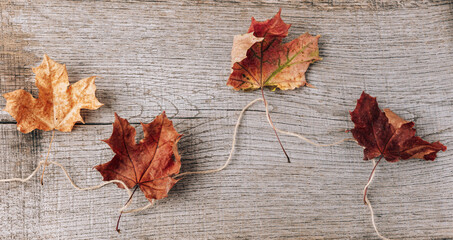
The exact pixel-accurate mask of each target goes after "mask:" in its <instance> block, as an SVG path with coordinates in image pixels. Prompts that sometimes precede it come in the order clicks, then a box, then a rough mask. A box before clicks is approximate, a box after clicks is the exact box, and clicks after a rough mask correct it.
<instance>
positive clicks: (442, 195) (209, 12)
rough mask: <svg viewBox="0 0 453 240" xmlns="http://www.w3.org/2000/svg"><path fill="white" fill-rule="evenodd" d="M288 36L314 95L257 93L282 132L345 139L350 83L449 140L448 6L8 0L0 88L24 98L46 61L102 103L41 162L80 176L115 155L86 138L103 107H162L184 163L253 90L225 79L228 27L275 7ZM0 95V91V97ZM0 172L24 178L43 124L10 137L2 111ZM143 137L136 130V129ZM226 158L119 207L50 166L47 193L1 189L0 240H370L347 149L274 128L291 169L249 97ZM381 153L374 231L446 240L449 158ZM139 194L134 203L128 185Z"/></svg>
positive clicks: (430, 136)
mask: <svg viewBox="0 0 453 240" xmlns="http://www.w3.org/2000/svg"><path fill="white" fill-rule="evenodd" d="M280 7H281V8H282V9H283V13H282V16H283V19H284V20H285V21H286V22H288V23H291V24H293V25H292V28H291V29H290V35H289V39H293V38H294V37H297V36H298V35H300V34H302V33H304V32H306V31H309V32H310V33H312V34H321V35H322V37H321V39H320V55H321V56H322V57H323V58H324V60H323V61H321V62H318V63H315V64H314V65H312V66H311V67H310V68H309V72H308V76H307V77H308V79H309V82H310V83H312V84H313V85H315V86H316V87H317V88H316V89H309V88H302V89H297V90H295V91H287V92H282V91H276V92H269V91H266V95H267V98H268V100H269V102H270V104H271V105H272V106H273V110H272V116H273V119H274V121H275V124H276V125H277V126H278V127H280V128H281V129H286V130H291V131H295V132H298V133H303V134H305V135H306V136H307V137H309V138H311V139H313V140H317V141H320V142H323V143H329V142H333V141H336V140H339V139H341V138H345V137H349V134H347V133H345V132H344V130H345V129H350V128H352V127H353V125H352V123H351V122H350V120H349V114H348V111H351V110H353V109H354V107H355V103H356V99H357V98H358V97H359V95H360V93H361V92H362V91H363V90H366V91H367V92H368V93H370V94H371V95H373V96H377V97H378V101H379V103H380V106H381V107H388V108H392V109H393V111H394V112H396V113H398V114H400V115H401V116H403V117H405V118H407V119H409V120H412V121H415V123H416V127H417V130H418V134H419V135H420V136H422V137H424V138H425V139H427V140H428V141H437V140H440V141H441V142H442V143H444V144H445V145H446V146H447V147H449V148H451V147H453V145H452V143H453V118H452V115H453V82H452V80H453V79H452V77H453V2H452V1H379V0H378V1H375V0H370V1H354V0H344V1H343V0H326V1H286V2H281V1H272V0H263V1H176V0H175V1H153V2H141V1H134V2H129V3H125V2H119V1H113V2H110V1H93V2H82V1H30V2H26V1H5V0H3V2H2V3H1V30H0V37H1V42H0V61H1V65H0V93H1V94H3V93H6V92H10V91H13V90H15V89H25V90H27V91H31V92H32V93H33V94H34V95H37V89H36V87H35V86H34V75H33V73H32V71H31V67H33V66H37V65H38V64H39V63H40V61H41V58H42V55H43V54H44V53H47V54H48V55H49V56H50V57H52V58H53V59H55V60H56V61H59V62H61V63H66V64H67V67H68V71H69V76H70V81H71V82H75V81H77V80H79V79H81V78H85V77H88V76H91V75H98V76H101V77H102V78H101V79H98V80H97V86H98V89H99V90H98V91H97V95H98V98H99V100H100V101H101V102H103V103H104V104H105V106H103V107H102V108H100V109H98V110H96V111H83V116H84V119H85V121H86V122H87V124H85V125H77V126H75V128H74V130H73V131H72V132H71V133H61V132H57V133H56V138H55V142H54V145H53V148H52V154H51V159H52V160H55V161H59V162H60V163H62V164H63V165H65V166H67V168H68V169H69V171H70V174H71V175H72V176H73V177H74V179H75V181H76V182H77V183H78V184H80V185H81V186H90V185H96V184H98V183H100V181H101V176H100V174H99V173H98V172H97V171H95V170H93V169H92V167H93V166H95V165H97V164H99V163H103V162H106V161H109V160H110V159H111V157H112V156H113V153H112V151H111V150H110V149H109V147H108V146H107V145H106V144H105V143H103V142H101V141H100V140H101V139H105V138H108V137H109V136H110V134H111V130H112V127H111V123H112V122H113V119H114V116H113V113H114V112H117V113H118V114H119V115H120V116H122V117H125V118H128V119H129V120H130V121H131V122H133V123H134V125H135V126H138V124H137V123H139V122H140V121H143V122H149V121H151V120H152V119H153V117H154V116H155V115H157V114H159V113H160V112H161V111H162V110H166V111H167V113H168V115H169V117H171V119H172V120H173V121H174V123H175V125H176V128H177V129H178V131H179V132H181V133H183V134H184V137H183V138H182V140H181V142H180V146H179V150H180V152H181V154H182V156H183V167H182V171H192V170H206V169H212V168H216V167H218V166H220V165H222V164H223V163H224V161H225V159H226V158H227V155H228V152H229V150H230V145H231V136H232V132H233V126H234V124H235V121H236V118H237V116H238V113H239V111H240V109H242V107H243V106H245V104H246V103H248V102H249V101H251V100H252V99H255V98H256V97H259V92H247V93H244V92H235V91H233V90H232V89H231V88H229V87H227V86H226V85H225V83H226V79H227V78H228V75H229V73H230V70H229V67H230V62H229V59H230V48H231V44H232V39H233V35H235V34H240V33H244V32H246V31H247V29H248V26H249V24H250V18H251V17H252V16H254V17H255V18H257V19H258V20H264V19H267V18H270V17H272V16H273V15H274V14H275V13H276V12H277V11H278V9H279V8H280ZM4 106H5V100H4V99H3V98H1V100H0V107H1V108H4ZM0 119H1V120H0V134H1V137H0V151H1V154H2V158H1V160H0V178H10V177H25V176H27V175H28V174H30V173H31V172H32V170H33V169H34V168H35V166H36V165H37V162H38V161H40V160H42V159H43V156H44V155H45V153H46V149H47V146H48V144H49V141H50V136H51V133H50V132H42V131H34V132H32V133H30V134H22V133H20V132H18V131H17V130H16V125H15V122H14V119H12V118H11V117H10V116H9V115H8V114H7V113H6V112H3V111H2V112H0ZM139 132H141V130H139ZM238 138H239V140H238V150H237V152H236V154H235V155H234V159H233V161H232V163H231V165H230V166H228V168H227V169H226V170H224V171H222V172H220V173H218V174H212V175H200V176H190V177H187V178H185V179H184V180H182V181H180V182H179V183H178V184H177V185H176V186H175V188H173V189H172V190H171V192H170V195H169V198H167V199H164V200H161V201H159V202H158V204H157V206H156V207H155V208H152V209H149V210H147V211H145V212H141V213H137V214H132V215H125V216H124V217H123V219H122V224H121V229H122V231H123V232H122V234H121V235H118V234H117V233H116V232H115V230H114V229H115V224H116V220H117V216H118V215H117V209H118V208H119V207H121V206H122V204H124V202H125V201H126V200H127V194H126V193H125V191H124V190H120V189H118V188H117V187H116V186H107V187H105V188H103V189H100V190H97V191H91V192H78V191H75V190H74V189H73V188H72V187H71V186H70V185H69V183H68V181H67V180H66V179H65V177H64V175H63V174H62V172H61V171H60V169H57V168H55V167H50V168H49V169H48V171H47V175H46V177H45V185H44V186H41V185H40V184H39V180H38V177H35V178H33V179H32V181H31V182H29V183H27V184H21V183H8V184H1V186H0V196H1V197H0V211H1V214H0V238H1V239H137V238H138V239H148V238H149V239H230V238H244V239H267V238H289V239H324V238H325V239H333V238H335V239H337V238H340V239H349V238H351V239H364V238H365V239H375V238H376V235H375V233H374V230H373V228H372V225H371V222H370V218H369V212H368V209H367V208H366V206H365V205H363V204H362V197H361V191H362V188H363V186H364V185H365V183H366V180H367V177H368V175H369V173H370V171H371V168H372V164H371V162H365V161H363V160H362V148H361V147H359V146H357V145H356V144H355V143H353V142H349V143H344V144H342V145H339V146H335V147H327V148H316V147H313V146H311V145H308V144H306V143H304V142H302V141H300V140H298V139H296V138H293V137H287V136H282V137H281V138H282V141H283V144H284V145H285V147H286V149H287V150H288V152H289V154H290V156H291V158H292V161H293V163H291V164H288V163H287V162H286V159H285V157H284V156H283V154H282V152H281V150H280V147H279V145H278V143H277V142H276V140H275V137H274V135H273V132H272V129H271V128H270V127H269V126H268V125H267V122H266V119H265V115H264V112H263V106H262V103H259V104H257V105H256V106H254V107H253V108H252V110H251V111H248V112H247V113H246V115H245V119H244V122H243V124H242V126H241V128H240V130H239V136H238ZM452 152H453V151H451V150H448V151H447V152H442V153H440V154H439V157H438V159H436V161H434V162H424V161H421V160H410V161H404V162H398V163H392V164H390V163H387V162H383V163H382V165H380V166H379V167H378V170H377V176H376V179H375V180H376V181H375V182H374V183H373V185H372V187H371V189H370V195H369V198H370V201H371V202H372V203H373V204H374V208H375V211H376V214H377V216H376V221H377V224H378V226H379V229H380V231H381V232H382V234H383V235H385V236H387V237H390V238H399V239H445V238H446V239H453V156H452ZM137 196H138V197H137V198H136V202H135V203H136V204H137V206H138V205H143V204H146V203H147V200H146V199H145V198H144V197H143V195H142V194H141V193H140V194H137Z"/></svg>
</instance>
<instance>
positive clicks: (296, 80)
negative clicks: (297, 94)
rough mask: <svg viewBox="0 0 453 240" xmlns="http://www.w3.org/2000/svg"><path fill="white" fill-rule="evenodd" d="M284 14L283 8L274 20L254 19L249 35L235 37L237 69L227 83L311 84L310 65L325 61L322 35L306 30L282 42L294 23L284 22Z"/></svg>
mask: <svg viewBox="0 0 453 240" xmlns="http://www.w3.org/2000/svg"><path fill="white" fill-rule="evenodd" d="M280 13H281V9H280V11H279V12H278V13H277V14H276V15H275V16H274V17H273V18H272V19H269V20H266V21H263V22H258V21H256V20H255V19H254V18H252V24H251V25H250V28H249V30H248V33H249V34H247V35H238V36H236V37H235V41H234V44H233V50H232V61H233V62H232V64H233V67H232V69H233V72H232V73H231V75H230V77H229V79H228V82H227V85H229V86H232V87H233V88H234V89H235V90H241V89H242V90H255V89H260V88H262V87H270V88H272V89H276V88H279V89H281V90H288V89H295V88H297V87H301V86H305V85H307V81H306V80H305V72H306V71H307V69H308V66H309V65H310V63H313V62H315V61H318V60H321V58H320V57H319V50H318V39H319V37H320V36H319V35H318V36H312V35H310V34H308V33H305V34H303V35H301V36H299V37H298V38H296V39H294V40H293V41H291V42H289V43H286V44H282V40H283V38H285V37H286V36H287V35H288V29H289V27H290V26H291V25H290V24H286V23H284V22H283V20H282V19H281V17H280ZM250 46H251V47H250ZM241 56H242V57H241ZM244 56H246V57H244Z"/></svg>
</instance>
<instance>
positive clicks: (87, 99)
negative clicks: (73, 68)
mask: <svg viewBox="0 0 453 240" xmlns="http://www.w3.org/2000/svg"><path fill="white" fill-rule="evenodd" d="M33 72H34V73H35V74H36V86H37V87H38V89H39V97H38V98H37V99H35V98H33V96H32V95H31V94H30V93H28V92H26V91H24V90H22V89H20V90H16V91H14V92H10V93H6V94H4V95H3V96H4V97H5V98H6V101H7V102H6V108H5V111H7V112H8V113H9V114H11V116H13V117H14V118H15V119H16V121H17V129H18V130H19V131H21V132H23V133H28V132H31V131H33V130H34V129H41V130H44V131H49V130H54V129H57V130H59V131H62V132H70V131H71V130H72V127H73V126H74V124H75V123H76V122H77V121H80V122H83V119H82V117H81V116H80V109H82V108H86V109H97V108H99V107H101V106H102V103H100V102H99V101H98V100H97V99H96V96H95V91H96V86H95V85H94V80H95V78H96V77H89V78H85V79H82V80H80V81H78V82H77V83H75V84H73V85H71V86H69V81H68V72H67V71H66V66H65V65H62V64H59V63H57V62H55V61H53V60H52V59H50V58H49V57H48V56H47V55H44V60H43V61H42V63H41V65H40V66H38V67H36V68H33ZM68 86H69V87H68Z"/></svg>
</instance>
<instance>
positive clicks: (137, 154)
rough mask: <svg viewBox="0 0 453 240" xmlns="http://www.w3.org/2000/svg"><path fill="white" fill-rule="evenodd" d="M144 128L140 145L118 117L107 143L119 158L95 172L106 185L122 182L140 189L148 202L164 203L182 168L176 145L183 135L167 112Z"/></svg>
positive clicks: (127, 125)
mask: <svg viewBox="0 0 453 240" xmlns="http://www.w3.org/2000/svg"><path fill="white" fill-rule="evenodd" d="M141 125H142V127H143V133H144V138H143V139H142V140H140V142H139V143H138V144H137V143H136V142H135V133H136V132H135V128H134V127H132V126H131V125H130V124H129V122H128V121H127V120H126V119H122V118H120V117H119V116H118V115H117V114H116V113H115V122H114V123H113V132H112V136H111V137H110V138H109V139H107V140H104V142H106V143H107V144H108V145H109V146H110V148H111V149H112V150H113V152H115V154H116V155H115V156H114V157H113V159H112V160H111V161H109V162H107V163H104V164H101V165H97V166H95V168H96V170H98V171H99V172H100V173H101V175H102V176H103V177H104V181H110V180H115V179H116V180H121V181H123V182H124V183H125V184H126V185H127V187H128V188H133V187H139V188H140V189H141V190H142V192H143V193H144V194H145V196H146V198H147V199H148V200H149V201H152V200H153V199H162V198H165V197H167V194H168V191H170V189H171V188H172V187H173V185H175V183H176V182H177V181H178V180H176V179H174V178H173V177H172V176H173V175H175V174H177V173H179V169H180V168H181V156H180V155H179V154H178V147H177V143H178V141H179V139H180V138H181V136H182V135H180V134H178V133H177V132H176V130H175V128H174V127H173V123H172V122H171V121H170V120H169V119H168V118H167V116H166V115H165V112H163V113H162V114H161V115H159V116H157V117H156V119H154V121H153V122H151V123H149V124H143V123H142V124H141ZM117 185H118V187H120V188H124V187H123V185H121V184H117Z"/></svg>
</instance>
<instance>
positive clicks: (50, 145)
mask: <svg viewBox="0 0 453 240" xmlns="http://www.w3.org/2000/svg"><path fill="white" fill-rule="evenodd" d="M54 136H55V130H52V138H51V139H50V143H49V149H47V155H46V160H44V163H43V166H42V174H41V185H44V171H46V167H47V165H49V163H47V160H48V159H49V154H50V149H51V147H52V142H53V138H54Z"/></svg>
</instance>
